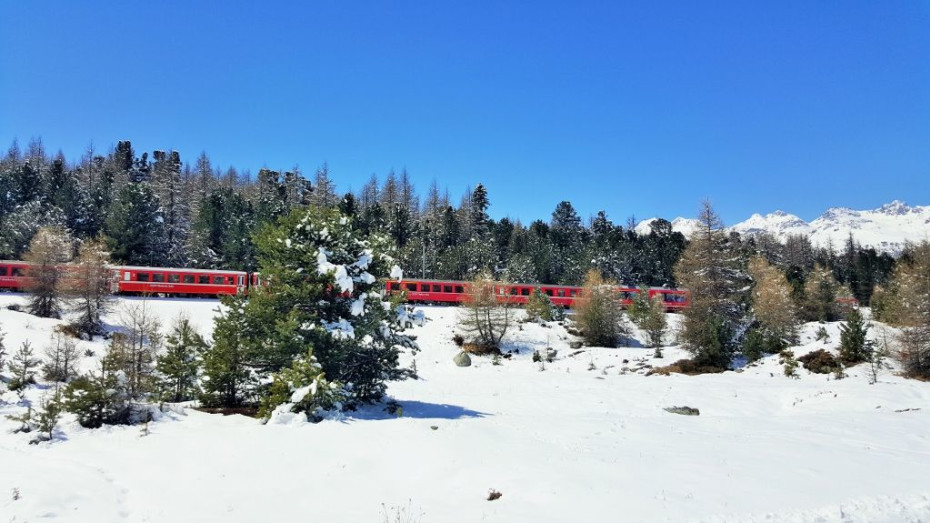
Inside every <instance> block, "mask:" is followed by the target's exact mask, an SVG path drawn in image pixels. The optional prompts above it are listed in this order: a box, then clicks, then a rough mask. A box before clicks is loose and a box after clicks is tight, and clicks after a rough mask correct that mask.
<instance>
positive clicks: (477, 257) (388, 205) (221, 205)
mask: <svg viewBox="0 0 930 523" xmlns="http://www.w3.org/2000/svg"><path fill="white" fill-rule="evenodd" d="M491 202H492V200H491V197H490V195H489V194H488V192H487V189H486V187H485V186H484V185H482V184H481V183H476V185H475V186H474V188H467V189H466V190H465V191H464V194H463V195H462V196H461V198H460V199H459V201H458V202H457V203H455V202H453V201H452V200H451V198H450V196H449V191H448V189H447V188H442V187H440V186H439V185H438V184H437V183H436V182H435V181H434V182H433V183H432V184H431V185H430V186H429V188H428V189H427V190H426V193H425V196H423V195H421V194H419V193H418V192H417V191H416V188H415V187H414V186H413V183H412V182H411V180H410V177H409V175H408V173H407V172H406V170H404V171H401V173H400V174H396V173H395V172H393V171H391V172H389V173H388V174H387V175H386V176H384V177H383V179H379V177H378V176H376V175H374V174H373V175H372V176H371V179H370V180H369V181H368V182H367V183H366V184H365V185H364V186H363V187H362V188H361V190H359V191H355V192H347V193H344V194H340V193H338V192H337V188H336V184H335V182H334V181H333V179H332V178H331V177H330V173H329V170H328V168H327V166H326V165H325V164H324V165H323V166H321V167H320V168H318V169H316V170H315V172H314V173H313V175H310V176H306V175H305V174H304V173H302V172H301V171H300V170H299V169H297V168H294V169H292V170H289V171H283V172H282V171H275V170H271V169H261V170H260V171H259V172H258V174H257V175H256V176H252V175H251V174H250V173H247V172H239V171H237V170H236V169H235V168H234V167H230V168H228V169H226V170H225V171H223V170H220V169H218V168H217V167H215V166H214V165H213V163H212V162H211V160H210V158H209V157H208V156H207V154H206V153H201V154H200V155H199V156H198V157H197V158H196V160H195V161H194V163H193V164H190V163H186V162H182V160H181V156H180V154H179V153H178V152H177V151H170V152H166V151H153V152H152V154H151V156H149V154H148V153H141V154H140V155H137V154H136V152H135V151H134V150H133V148H132V145H131V143H130V142H128V141H120V142H118V143H117V145H116V147H115V148H113V149H112V150H110V151H108V152H106V153H100V152H98V151H96V150H94V149H93V148H89V149H88V150H87V151H86V152H85V153H84V155H83V156H82V157H81V159H80V160H79V161H78V162H76V163H69V162H68V161H67V160H66V159H65V157H64V155H63V154H62V153H60V152H59V153H57V154H54V155H50V154H48V153H47V152H46V150H45V147H44V145H43V143H42V141H41V140H39V139H33V140H32V141H31V142H30V143H29V144H28V145H27V146H26V147H25V149H21V148H20V147H19V145H18V143H17V142H14V143H13V144H12V145H11V146H10V147H9V149H8V151H7V152H6V154H5V155H4V156H3V157H2V159H0V257H2V258H6V259H20V258H21V257H22V255H23V253H24V252H25V251H26V250H27V248H28V246H29V243H30V241H31V240H32V238H33V236H34V235H35V234H36V232H37V231H38V230H39V229H40V228H42V227H49V226H51V227H60V228H63V229H65V230H67V231H68V232H69V233H70V235H71V236H72V237H74V238H75V239H78V240H85V239H90V238H98V237H99V238H102V239H103V240H104V241H105V242H106V245H107V246H108V248H109V251H110V256H111V261H112V262H113V263H119V264H128V265H150V266H171V267H198V268H223V269H238V270H255V269H256V258H255V245H254V243H253V241H254V238H255V233H256V232H257V231H258V230H260V229H261V228H262V227H264V226H266V225H273V224H274V223H275V222H276V221H277V220H278V219H279V218H281V217H283V216H286V215H287V214H288V213H289V212H290V211H292V210H294V209H296V208H300V207H306V206H314V207H319V208H337V209H338V210H340V211H341V212H342V213H343V214H344V215H348V216H350V217H352V224H353V227H354V228H356V229H357V230H359V231H360V232H361V233H362V234H363V235H365V236H369V235H373V234H378V235H383V236H386V237H387V238H389V240H390V244H391V245H392V246H393V255H394V257H395V258H396V259H398V260H399V262H400V265H401V266H402V267H403V268H404V270H405V272H406V274H408V275H411V276H416V277H425V278H441V279H457V280H466V279H471V278H473V277H474V276H476V275H478V274H481V273H485V272H488V273H490V274H492V275H493V276H494V277H496V278H499V279H505V280H509V281H515V282H522V283H558V284H572V285H578V284H580V283H581V282H582V280H583V279H584V275H585V274H586V273H587V272H588V271H589V270H590V269H597V270H599V271H600V272H601V273H602V274H603V275H604V277H605V278H607V279H609V280H612V281H616V282H619V283H622V284H626V285H648V286H675V285H677V284H678V282H676V281H675V275H674V267H675V264H676V263H677V262H678V260H679V258H680V257H681V255H682V252H683V251H684V249H685V247H686V245H687V240H686V239H685V238H684V236H682V235H681V234H680V233H678V232H674V231H672V226H671V223H670V222H669V221H668V220H665V219H658V220H655V221H654V222H652V223H651V224H650V232H649V233H648V234H638V233H637V232H636V231H635V229H634V225H635V223H633V222H632V220H630V222H629V223H626V224H625V225H620V224H616V223H614V222H613V221H611V219H610V218H608V216H607V215H606V213H604V212H603V211H601V212H599V213H597V215H596V216H594V217H591V218H589V219H587V220H584V219H582V217H581V216H580V215H579V214H578V212H577V211H576V209H575V208H574V207H573V206H572V204H571V203H570V202H568V201H563V202H560V203H558V204H557V205H556V206H555V209H554V210H553V212H552V215H551V216H550V217H548V219H537V220H535V221H533V222H532V223H530V224H528V225H526V224H523V223H521V222H520V221H519V220H511V219H509V218H501V219H499V220H494V219H492V218H491V217H490V216H489V215H488V209H489V208H490V206H491ZM496 205H499V207H500V208H503V209H506V206H507V202H506V201H498V202H497V203H496ZM730 241H731V242H732V243H733V244H735V245H736V246H737V247H738V248H737V251H738V252H740V253H741V255H742V257H743V258H744V259H745V260H749V258H750V257H751V256H752V255H755V254H761V255H763V256H765V258H766V259H768V261H769V262H770V263H772V264H773V265H774V266H776V267H778V268H779V269H781V270H782V271H783V272H784V273H785V275H786V276H787V278H788V281H789V282H790V283H791V284H792V286H793V288H794V289H796V290H797V291H798V292H803V289H804V285H805V282H806V281H807V280H808V279H809V276H810V275H811V274H812V273H813V272H814V271H815V268H817V267H822V268H824V269H825V270H828V271H829V272H831V273H832V276H833V278H834V279H835V280H836V281H837V282H838V283H839V284H841V285H843V286H844V287H846V288H848V289H849V291H850V292H851V294H852V295H853V296H855V297H856V298H857V299H859V300H860V302H863V303H866V304H867V303H868V302H869V299H870V297H871V295H872V291H873V289H874V287H875V286H876V285H878V284H882V283H884V282H885V281H886V279H887V278H888V275H889V274H890V273H891V271H892V270H893V268H894V264H895V260H894V259H893V258H892V257H891V256H889V255H887V254H884V253H882V254H879V253H877V252H876V251H875V250H874V249H871V248H862V247H860V246H859V245H858V244H857V243H856V242H855V240H854V238H852V237H850V238H849V240H848V241H847V242H846V245H844V246H841V247H840V248H839V249H833V248H832V247H831V246H827V247H815V246H813V245H812V244H811V242H810V239H809V238H807V237H805V236H793V237H789V238H788V239H787V240H786V241H785V242H778V241H777V240H775V239H774V238H772V237H767V236H764V235H763V236H753V237H749V238H741V237H739V235H737V234H735V233H731V235H730ZM747 263H748V262H747Z"/></svg>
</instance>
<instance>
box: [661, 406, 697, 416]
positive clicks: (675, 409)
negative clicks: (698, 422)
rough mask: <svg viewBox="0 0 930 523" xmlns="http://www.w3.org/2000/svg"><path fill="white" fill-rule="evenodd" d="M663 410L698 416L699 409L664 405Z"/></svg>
mask: <svg viewBox="0 0 930 523" xmlns="http://www.w3.org/2000/svg"><path fill="white" fill-rule="evenodd" d="M665 412H671V413H672V414H681V415H682V416H700V415H701V411H700V410H698V409H696V408H694V407H684V406H682V407H665Z"/></svg>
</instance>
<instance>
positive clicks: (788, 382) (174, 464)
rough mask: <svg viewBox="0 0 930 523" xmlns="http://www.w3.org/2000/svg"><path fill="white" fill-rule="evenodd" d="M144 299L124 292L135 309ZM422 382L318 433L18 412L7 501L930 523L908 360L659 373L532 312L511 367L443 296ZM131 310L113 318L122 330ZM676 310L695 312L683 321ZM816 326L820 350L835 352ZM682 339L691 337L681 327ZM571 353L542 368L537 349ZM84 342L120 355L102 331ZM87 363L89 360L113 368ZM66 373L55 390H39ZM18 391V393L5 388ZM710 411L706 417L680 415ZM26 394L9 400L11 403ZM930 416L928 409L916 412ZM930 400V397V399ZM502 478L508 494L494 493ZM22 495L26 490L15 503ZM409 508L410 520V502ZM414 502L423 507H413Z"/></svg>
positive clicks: (4, 427) (16, 338) (176, 514)
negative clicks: (463, 345) (32, 422)
mask: <svg viewBox="0 0 930 523" xmlns="http://www.w3.org/2000/svg"><path fill="white" fill-rule="evenodd" d="M21 300H22V298H21V297H20V296H18V295H15V294H14V295H11V294H7V295H0V306H2V308H0V325H2V328H3V330H4V331H5V332H6V333H7V336H6V339H5V343H6V346H7V347H8V348H15V347H16V346H17V345H18V344H19V343H20V342H21V341H22V340H24V339H30V340H32V342H33V344H34V345H35V346H37V348H39V349H41V347H42V346H43V345H44V344H45V343H46V340H47V339H48V336H49V333H50V331H51V329H52V328H54V326H55V325H56V324H58V323H60V322H58V321H56V320H41V319H37V318H34V317H32V316H29V315H26V314H24V313H21V312H15V311H11V310H7V309H6V305H9V304H11V303H17V302H20V301H21ZM127 302H138V300H130V299H125V298H120V299H119V303H120V304H125V303H127ZM149 304H150V305H151V306H152V307H153V310H154V311H155V312H156V313H157V314H158V315H159V316H160V317H161V318H162V319H163V320H165V321H167V320H169V319H170V318H171V317H173V316H175V315H176V314H178V313H182V312H183V313H186V314H188V315H189V316H190V317H191V318H192V319H193V320H194V321H195V323H196V325H197V326H198V328H199V329H201V331H202V332H204V333H205V334H208V333H209V332H210V328H211V322H210V318H211V316H212V315H213V311H214V310H215V309H216V307H217V302H215V301H212V300H151V301H149ZM423 310H424V312H425V316H426V318H427V319H426V322H425V324H424V325H423V326H419V327H415V328H414V329H413V333H414V334H415V335H416V336H417V337H418V342H419V345H420V347H421V349H422V350H421V352H420V353H419V354H417V355H415V356H409V355H408V356H406V357H405V359H404V362H403V364H404V365H411V364H412V363H413V361H414V360H415V361H416V368H417V370H418V373H419V375H420V379H419V380H416V381H405V382H399V383H394V384H392V385H391V387H390V389H389V393H390V395H391V396H392V397H393V398H394V399H396V400H397V401H398V402H400V404H401V406H402V415H401V416H392V415H388V414H387V413H386V412H384V410H383V408H381V407H377V406H375V407H370V408H367V409H365V410H363V411H360V412H356V413H352V414H349V415H348V416H345V417H340V418H338V419H329V420H326V421H323V422H322V423H319V424H317V425H311V424H307V423H299V424H292V425H274V426H264V425H261V424H259V423H258V422H257V421H255V420H253V419H250V418H246V417H243V416H229V417H223V416H219V415H209V414H204V413H201V412H197V411H193V410H191V409H185V408H183V407H182V408H173V409H171V410H170V411H169V412H167V413H166V414H165V415H164V416H163V417H162V419H160V420H159V421H157V422H155V423H152V424H150V425H149V427H148V433H147V434H144V433H143V432H141V430H140V427H138V426H136V427H108V428H104V429H99V430H86V429H82V428H80V427H79V426H78V425H77V424H76V423H75V422H74V420H73V418H70V417H66V418H65V420H63V422H62V424H61V425H60V430H59V432H58V434H57V439H56V441H55V442H53V443H50V444H49V443H43V444H39V445H34V446H33V445H28V443H27V441H28V439H29V436H28V435H22V434H10V432H9V431H10V429H12V428H13V427H14V425H15V424H14V423H13V422H11V421H9V420H6V419H5V418H0V463H3V471H4V472H3V474H2V475H0V492H2V493H3V497H2V498H0V514H2V516H3V518H2V519H3V520H4V521H6V520H11V521H35V520H39V519H41V520H61V521H82V522H84V521H86V522H101V521H117V520H121V521H151V522H182V521H198V522H208V521H216V522H223V523H231V522H247V521H263V520H268V519H269V517H271V516H270V514H273V515H274V516H273V519H274V520H275V521H292V520H293V521H305V520H308V519H309V518H312V519H313V520H315V521H391V522H395V521H420V522H424V523H426V522H458V521H499V522H520V521H527V522H549V521H551V522H563V521H685V520H696V521H771V520H773V519H774V520H790V521H920V520H926V519H927V518H930V484H928V483H927V465H926V463H927V456H928V455H930V438H928V436H927V434H930V411H928V410H927V409H926V408H925V406H926V405H927V404H928V400H930V387H928V385H927V384H926V383H921V382H916V381H911V380H904V379H902V378H899V377H897V376H895V375H893V374H892V373H891V372H886V373H884V374H883V375H882V376H881V379H880V382H879V383H878V384H876V385H869V384H868V383H867V380H866V378H865V376H864V369H861V368H853V369H850V371H849V377H848V378H847V379H844V380H841V381H836V380H833V379H832V378H831V377H829V376H824V375H814V374H809V373H808V372H807V371H805V370H803V369H802V370H801V371H800V373H801V377H800V379H790V378H787V377H785V376H784V375H783V373H782V367H781V365H779V364H778V361H777V357H770V358H767V359H766V360H765V361H764V362H762V363H761V364H760V365H757V366H754V367H749V368H744V369H741V371H740V372H727V373H724V374H720V375H705V376H697V377H688V376H681V375H671V376H645V375H644V374H645V373H646V372H647V371H648V369H649V366H654V365H661V364H667V363H670V362H672V361H674V360H675V359H677V358H679V357H682V356H683V355H684V353H683V351H681V350H680V349H678V348H676V347H668V348H666V349H665V356H666V357H665V358H664V360H655V359H654V358H652V357H651V354H652V351H651V350H649V349H644V348H641V347H640V342H639V341H638V340H640V339H642V338H641V336H640V335H639V334H638V333H634V336H633V337H632V338H631V339H630V340H629V344H630V345H631V347H628V348H619V349H606V348H584V349H581V350H579V351H573V350H570V349H569V348H568V342H569V341H570V340H571V339H573V338H572V336H570V335H569V334H568V333H567V332H566V330H565V328H564V327H563V326H560V325H558V324H556V323H551V324H547V325H536V324H524V325H523V326H522V328H521V329H519V330H515V331H514V332H513V336H512V338H511V340H510V341H509V342H508V343H507V345H506V347H505V350H510V351H513V352H514V355H513V356H512V357H511V358H509V359H503V360H502V364H501V365H500V366H496V365H493V364H492V362H491V361H490V359H486V358H473V361H474V364H473V365H472V366H471V367H468V368H460V367H456V366H455V365H454V364H453V363H452V361H451V360H452V357H453V355H454V354H455V353H456V347H455V345H454V343H453V341H452V339H451V338H452V334H453V333H454V332H455V330H456V327H455V323H456V314H457V309H455V308H449V307H425V308H423ZM117 317H118V313H117V312H114V313H113V314H111V315H110V317H109V322H110V323H111V324H115V323H117V321H118V320H117ZM670 319H671V320H672V323H673V324H674V323H676V320H677V319H678V317H677V316H674V315H672V316H671V317H670ZM817 327H819V325H816V324H808V325H806V326H805V327H804V329H803V336H802V344H801V345H800V346H799V347H797V348H795V351H796V353H798V355H801V354H804V353H806V352H808V351H810V350H813V349H816V348H822V347H826V348H828V349H830V350H835V346H836V344H837V343H838V340H839V335H838V325H837V324H828V325H826V329H827V330H828V332H829V333H830V334H831V338H830V340H829V341H828V342H818V341H814V339H813V332H814V331H815V330H816V328H817ZM669 341H670V342H671V341H673V340H671V337H670V339H669ZM547 345H550V346H552V347H554V348H555V349H557V350H558V355H557V357H556V359H555V360H554V361H553V362H552V363H546V364H542V365H541V364H538V363H534V362H533V361H532V358H531V354H532V351H533V350H534V349H541V348H544V347H545V346H547ZM81 346H82V349H87V348H89V349H92V350H94V351H95V352H96V354H97V355H99V354H100V353H102V350H103V345H102V343H100V342H95V343H89V342H81ZM94 365H95V358H87V359H85V361H84V362H83V367H84V368H92V367H93V366H94ZM44 388H46V386H45V385H42V386H39V387H33V388H32V389H31V390H30V391H29V393H28V395H27V401H31V402H33V403H35V402H36V401H37V400H38V398H39V396H40V395H41V393H42V389H44ZM0 389H3V386H0ZM680 405H688V406H692V407H696V408H699V409H700V416H696V417H691V416H679V415H675V414H670V413H668V412H666V411H664V410H663V408H664V407H669V406H680ZM25 408H26V402H24V401H20V400H19V398H18V397H17V395H16V394H14V393H11V392H7V393H5V394H3V395H2V402H0V414H2V415H6V414H11V413H17V412H22V411H23V410H25ZM908 409H911V410H908ZM920 409H923V410H920ZM489 489H495V490H497V491H499V492H500V493H502V497H501V498H500V499H498V500H495V501H487V500H486V497H487V495H488V491H489ZM14 492H15V493H16V496H18V499H16V500H14V499H13V494H12V493H14ZM398 510H399V511H400V515H399V517H398V514H397V512H396V511H398ZM405 516H409V517H405Z"/></svg>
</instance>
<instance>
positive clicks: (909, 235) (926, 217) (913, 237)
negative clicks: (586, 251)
mask: <svg viewBox="0 0 930 523" xmlns="http://www.w3.org/2000/svg"><path fill="white" fill-rule="evenodd" d="M653 221H655V218H651V219H649V220H644V221H642V222H640V223H639V224H638V225H637V226H636V231H637V232H638V233H640V234H648V233H649V231H650V225H651V223H652V222H653ZM696 227H697V220H694V219H687V218H676V219H675V220H673V221H672V230H674V231H677V232H680V233H682V234H684V235H685V236H690V235H691V234H692V233H693V232H694V231H695V230H696ZM729 229H730V230H732V231H736V232H738V233H740V234H742V235H744V236H746V235H753V234H761V233H769V234H772V235H773V236H775V237H776V238H778V239H779V240H784V239H785V238H787V237H788V235H790V234H806V235H808V236H810V238H811V241H812V242H813V243H814V245H821V246H826V245H828V244H830V243H832V244H833V246H834V247H835V248H837V249H839V248H841V247H842V245H843V244H844V243H845V242H846V240H847V238H849V235H850V233H851V234H852V235H853V238H854V239H855V240H856V241H857V242H858V243H860V244H862V245H863V246H867V247H874V248H875V249H876V250H879V251H884V252H889V253H892V254H895V253H898V252H900V251H901V248H902V247H903V246H904V242H905V241H912V242H918V241H921V240H927V239H930V205H928V206H913V207H911V206H909V205H907V204H906V203H904V202H902V201H900V200H895V201H893V202H891V203H887V204H885V205H882V206H881V207H879V208H878V209H872V210H865V211H857V210H854V209H848V208H845V207H833V208H831V209H827V211H826V212H824V213H823V214H822V215H820V217H818V218H817V219H815V220H813V221H811V222H810V223H808V222H805V221H804V220H802V219H801V218H799V217H797V216H795V215H793V214H789V213H786V212H784V211H775V212H773V213H769V214H766V215H765V216H763V215H761V214H753V215H752V216H750V217H749V219H747V220H746V221H743V222H740V223H737V224H736V225H733V226H732V227H730V228H729Z"/></svg>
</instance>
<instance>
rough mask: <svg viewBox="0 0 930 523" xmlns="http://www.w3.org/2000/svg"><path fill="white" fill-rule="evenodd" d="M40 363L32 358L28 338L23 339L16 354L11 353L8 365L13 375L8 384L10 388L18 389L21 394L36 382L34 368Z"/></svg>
mask: <svg viewBox="0 0 930 523" xmlns="http://www.w3.org/2000/svg"><path fill="white" fill-rule="evenodd" d="M40 363H42V361H41V360H39V359H37V358H33V352H32V345H30V344H29V341H28V340H27V341H24V342H23V344H22V345H21V346H20V347H19V350H18V351H16V354H13V357H12V358H11V359H10V363H9V365H8V366H9V368H10V373H11V374H12V375H13V379H11V380H10V384H9V387H10V390H15V391H19V392H20V396H22V394H23V390H24V389H25V388H26V387H27V386H29V385H32V384H33V383H35V382H36V379H35V375H36V368H38V366H39V364H40Z"/></svg>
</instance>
